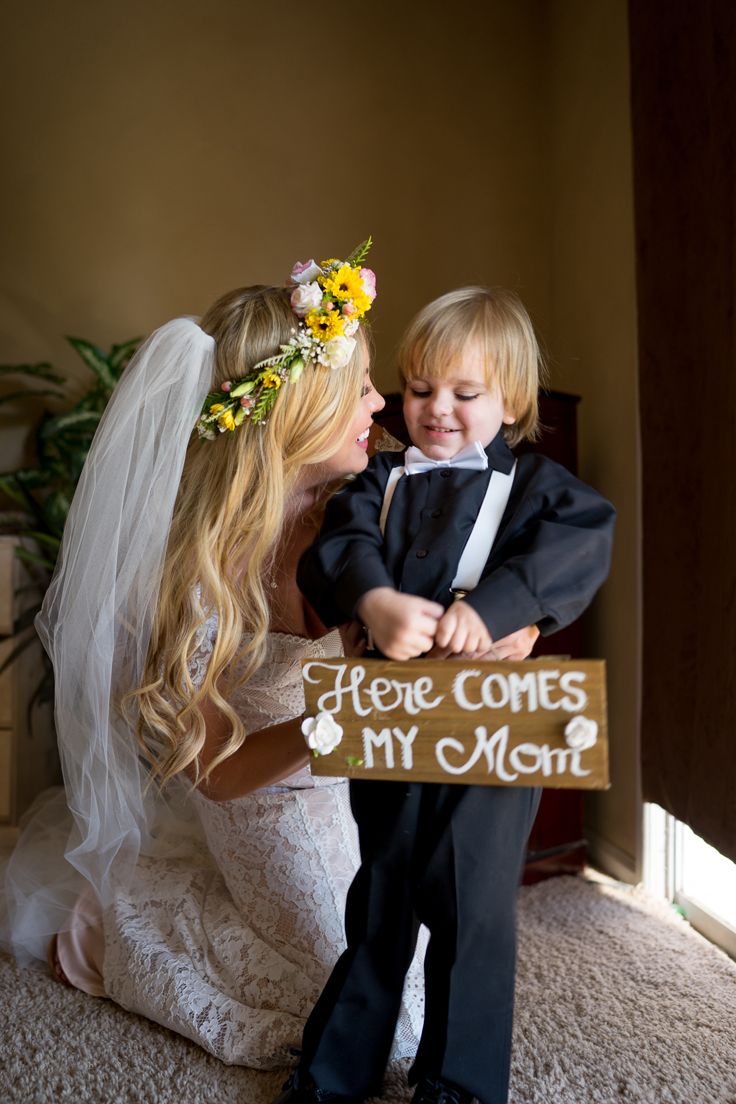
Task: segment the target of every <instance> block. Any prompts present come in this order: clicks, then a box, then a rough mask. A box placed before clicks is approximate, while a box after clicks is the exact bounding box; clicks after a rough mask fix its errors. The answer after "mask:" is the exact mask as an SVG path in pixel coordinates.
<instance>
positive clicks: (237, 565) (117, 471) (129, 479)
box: [0, 246, 422, 1068]
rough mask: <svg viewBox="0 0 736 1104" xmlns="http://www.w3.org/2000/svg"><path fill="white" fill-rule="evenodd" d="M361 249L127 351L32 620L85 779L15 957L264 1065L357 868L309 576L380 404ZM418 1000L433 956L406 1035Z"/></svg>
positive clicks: (308, 994)
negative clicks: (327, 715) (314, 727)
mask: <svg viewBox="0 0 736 1104" xmlns="http://www.w3.org/2000/svg"><path fill="white" fill-rule="evenodd" d="M366 251H367V250H366V247H365V246H363V247H359V249H358V250H356V251H355V252H354V253H353V254H352V255H351V256H350V257H349V258H348V259H347V261H345V262H340V261H330V262H324V263H323V265H322V266H318V265H316V264H315V263H314V262H308V263H307V264H306V265H301V264H297V265H296V266H295V267H294V270H293V272H292V281H293V283H292V286H290V287H289V288H273V287H261V286H258V287H251V288H245V289H239V290H237V291H234V292H231V293H229V294H227V295H225V296H223V297H222V298H221V299H220V300H218V302H217V303H215V304H214V306H213V307H211V308H210V310H209V311H208V312H207V313H206V315H205V316H204V317H203V318H202V320H201V322H200V323H199V324H197V323H195V322H194V321H192V320H190V319H177V320H175V321H173V322H170V323H167V324H166V325H164V326H163V327H161V328H160V329H159V330H157V331H156V332H155V333H154V334H153V335H152V336H151V337H150V338H149V339H148V341H147V342H146V343H145V344H144V345H143V347H142V348H141V350H140V351H139V353H138V354H137V355H136V357H135V358H134V360H133V361H132V362H131V364H130V365H129V367H128V369H127V370H126V372H125V374H124V376H123V379H122V380H121V382H120V384H119V385H118V387H117V389H116V391H115V393H114V395H113V397H112V399H111V401H110V404H109V406H108V409H107V411H106V413H105V416H104V418H103V420H102V422H101V425H100V428H99V430H98V433H97V436H96V438H95V441H94V444H93V447H92V449H91V451H90V454H89V457H88V460H87V463H86V465H85V469H84V472H83V474H82V478H81V480H80V483H79V488H78V491H77V494H76V496H75V499H74V503H73V505H72V509H71V511H70V515H69V521H68V523H67V528H66V530H65V534H64V542H63V547H62V553H61V557H60V562H59V566H58V568H57V572H56V575H55V577H54V580H53V582H52V584H51V587H50V589H49V592H48V595H47V598H46V602H45V604H44V610H43V613H42V615H41V618H40V621H39V631H40V633H41V636H42V639H43V641H44V644H45V647H46V648H47V650H48V652H49V654H50V656H51V658H52V660H53V663H54V669H55V677H56V723H57V731H58V736H59V744H60V751H61V756H62V765H63V770H64V781H65V790H64V791H63V792H61V793H59V792H57V793H55V794H52V795H51V796H48V795H46V796H45V797H44V798H42V799H41V800H40V802H39V803H38V804H37V806H36V807H35V808H34V810H32V813H31V816H30V819H29V821H28V823H27V825H26V828H25V830H24V832H23V834H22V836H21V839H20V841H19V844H18V847H17V848H16V850H15V852H14V853H13V855H12V857H11V859H10V861H9V863H8V866H7V869H6V872H5V889H4V899H3V902H2V906H3V907H2V910H1V914H2V928H1V930H0V942H1V943H2V945H3V946H4V947H5V948H6V949H10V950H12V952H13V953H15V955H16V957H17V958H18V959H19V961H21V962H25V963H28V962H30V961H31V960H32V959H34V958H36V959H44V958H45V957H46V954H47V950H48V953H49V960H50V962H51V965H52V968H53V970H54V972H55V974H56V976H57V977H59V978H60V980H64V981H66V982H67V983H70V984H73V985H76V986H77V987H78V988H81V989H83V990H85V991H86V992H88V993H91V994H93V995H95V996H107V997H110V998H112V999H113V1000H115V1001H116V1002H118V1003H119V1004H120V1005H122V1006H123V1007H124V1008H127V1009H129V1010H131V1011H134V1012H137V1013H140V1014H143V1015H145V1016H148V1017H149V1018H151V1019H153V1020H156V1021H157V1022H159V1023H161V1024H164V1025H165V1026H167V1027H170V1028H172V1029H173V1030H175V1031H177V1032H179V1033H181V1034H182V1035H185V1036H187V1037H189V1038H191V1039H193V1040H195V1041H196V1042H198V1043H199V1044H200V1045H202V1046H203V1047H205V1048H206V1049H207V1050H209V1051H210V1052H211V1053H213V1054H215V1055H216V1056H217V1057H219V1058H221V1059H222V1060H223V1061H225V1062H229V1063H240V1064H244V1065H249V1066H254V1067H258V1068H274V1067H281V1066H284V1065H286V1064H288V1062H289V1058H290V1049H291V1048H293V1047H294V1046H296V1045H298V1043H299V1041H300V1038H301V1033H302V1029H303V1026H304V1021H305V1019H306V1016H307V1014H308V1013H309V1011H310V1009H311V1007H312V1005H313V1004H314V1002H315V1000H316V998H317V996H318V995H319V992H320V990H321V988H322V986H323V984H324V982H325V980H326V978H327V976H328V974H329V971H330V969H331V967H332V965H333V964H334V962H335V960H336V958H337V957H338V955H339V954H340V952H341V951H342V949H343V946H344V943H343V907H344V901H345V895H346V892H347V889H348V887H349V885H350V882H351V880H352V877H353V874H354V872H355V869H356V867H357V865H358V848H357V837H356V833H355V828H354V825H353V821H352V818H351V816H350V810H349V804H348V795H347V785H346V783H345V781H344V780H341V779H333V778H316V777H312V775H311V774H310V771H309V767H308V749H307V747H306V744H305V740H304V737H303V735H302V733H301V721H302V717H301V713H302V710H303V696H302V690H301V668H300V660H302V659H304V658H307V657H310V658H315V657H323V656H329V655H337V654H340V653H341V652H342V651H343V650H345V649H346V648H347V649H350V648H351V647H354V646H355V644H356V638H355V635H354V634H353V633H351V631H350V630H349V629H348V628H347V627H346V629H345V630H343V631H342V632H337V631H333V632H330V633H326V630H325V629H324V627H323V626H322V625H321V624H320V623H319V621H318V620H317V618H316V616H315V614H314V613H313V611H312V610H311V609H310V608H309V606H308V605H307V604H306V602H305V600H304V599H303V597H302V596H301V594H300V592H299V591H298V589H297V586H296V581H295V576H296V565H297V563H298V560H299V556H300V555H301V553H302V551H303V550H304V549H305V548H306V547H307V546H308V544H309V543H310V542H311V541H312V540H313V538H314V536H315V533H316V530H317V528H318V526H319V518H320V512H321V508H322V505H323V503H324V501H325V500H326V497H327V496H328V495H329V493H331V492H332V491H333V490H334V489H335V488H336V486H338V485H339V481H340V480H342V479H344V478H345V477H346V476H349V475H351V474H353V473H357V472H360V471H362V470H363V468H364V467H365V465H366V463H367V453H366V450H367V436H368V430H369V429H370V426H371V421H372V416H373V414H374V413H375V412H376V411H378V410H380V409H381V408H382V406H383V399H382V398H381V397H380V395H378V394H377V392H376V391H375V390H374V388H373V385H372V383H371V379H370V375H369V367H370V363H369V346H368V341H367V337H366V333H365V326H364V325H363V319H364V316H365V314H366V313H367V312H368V310H369V309H370V307H371V305H372V302H373V299H374V297H375V277H374V276H373V273H372V272H371V270H370V269H367V268H365V267H364V266H363V264H362V261H363V259H364V257H365V252H366ZM195 424H196V428H197V430H198V432H197V433H193V432H192V431H193V429H194V427H195ZM421 1019H422V983H421V977H420V972H419V967H418V965H417V964H416V963H415V965H414V967H413V968H412V971H411V972H410V975H409V977H408V980H407V987H406V990H405V994H404V1008H403V1013H402V1017H401V1020H400V1023H399V1027H398V1030H397V1037H396V1040H395V1045H394V1056H395V1057H398V1056H403V1055H409V1054H412V1053H413V1052H414V1050H415V1049H416V1045H417V1039H418V1036H419V1033H420V1030H421Z"/></svg>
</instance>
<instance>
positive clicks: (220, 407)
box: [210, 403, 225, 414]
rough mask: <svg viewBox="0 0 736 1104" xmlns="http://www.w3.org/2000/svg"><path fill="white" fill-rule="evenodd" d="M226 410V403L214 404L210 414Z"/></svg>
mask: <svg viewBox="0 0 736 1104" xmlns="http://www.w3.org/2000/svg"><path fill="white" fill-rule="evenodd" d="M224 409H225V404H224V403H213V404H212V406H211V407H210V414H217V412H218V411H219V410H224Z"/></svg>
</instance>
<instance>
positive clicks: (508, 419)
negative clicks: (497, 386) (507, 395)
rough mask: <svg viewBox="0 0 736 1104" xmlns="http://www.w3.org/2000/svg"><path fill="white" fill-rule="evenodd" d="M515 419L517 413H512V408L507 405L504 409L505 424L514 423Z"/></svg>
mask: <svg viewBox="0 0 736 1104" xmlns="http://www.w3.org/2000/svg"><path fill="white" fill-rule="evenodd" d="M515 421H516V415H515V414H512V413H511V411H510V410H508V409H507V408H506V407H504V410H503V424H504V425H513V424H514V422H515Z"/></svg>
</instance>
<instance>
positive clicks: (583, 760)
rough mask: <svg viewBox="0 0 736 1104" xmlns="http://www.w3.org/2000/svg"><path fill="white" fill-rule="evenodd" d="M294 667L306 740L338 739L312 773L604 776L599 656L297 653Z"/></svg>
mask: <svg viewBox="0 0 736 1104" xmlns="http://www.w3.org/2000/svg"><path fill="white" fill-rule="evenodd" d="M302 675H303V678H304V692H305V699H306V709H305V713H306V716H307V717H308V718H314V720H310V721H309V722H308V725H307V727H308V728H309V727H311V728H312V729H314V730H315V732H316V736H315V739H314V742H315V744H316V746H317V747H319V746H320V741H319V734H320V732H324V733H325V734H326V741H327V742H326V744H325V746H329V744H330V739H329V737H330V733H336V734H337V737H338V738H340V742H339V744H337V746H336V747H335V748H334V750H333V751H331V752H329V754H320V755H318V756H315V758H313V759H312V772H313V773H314V774H320V775H332V776H339V775H346V776H348V777H351V778H384V779H385V778H389V779H402V778H403V779H406V780H408V779H410V780H411V781H415V782H462V783H466V784H467V783H473V784H474V785H478V784H486V785H496V786H499V785H502V786H553V787H571V788H576V789H605V788H606V787H607V786H608V741H607V725H606V697H605V664H604V662H603V661H602V660H577V661H564V660H558V659H554V658H553V659H549V658H545V659H542V660H527V661H526V662H523V663H509V662H503V663H480V662H478V663H473V662H472V661H471V662H468V661H457V660H413V661H411V662H410V663H393V662H390V661H388V660H378V659H369V660H365V659H357V660H356V659H353V660H349V659H329V660H328V659H325V660H304V661H303V663H302ZM340 729H341V730H342V734H341V737H340Z"/></svg>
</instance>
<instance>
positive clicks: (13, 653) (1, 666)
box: [0, 633, 38, 675]
mask: <svg viewBox="0 0 736 1104" xmlns="http://www.w3.org/2000/svg"><path fill="white" fill-rule="evenodd" d="M12 635H13V636H15V633H13V634H12ZM10 639H11V637H10V636H8V635H7V634H6V633H3V635H2V636H0V640H10ZM37 640H38V637H37V636H36V635H35V633H29V634H28V636H27V637H25V639H24V640H21V642H20V643H19V644H16V646H15V647H14V648H11V650H10V653H9V654H8V655H6V657H5V659H4V660H3V662H2V663H0V675H1V674H2V673H3V671H6V670H7V669H8V667H9V666H10V664H11V663H14V662H15V660H16V659H17V658H18V656H19V655H21V654H22V653H23V652H24V651H25V650H26V648H30V646H31V644H35V643H36V641H37Z"/></svg>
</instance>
